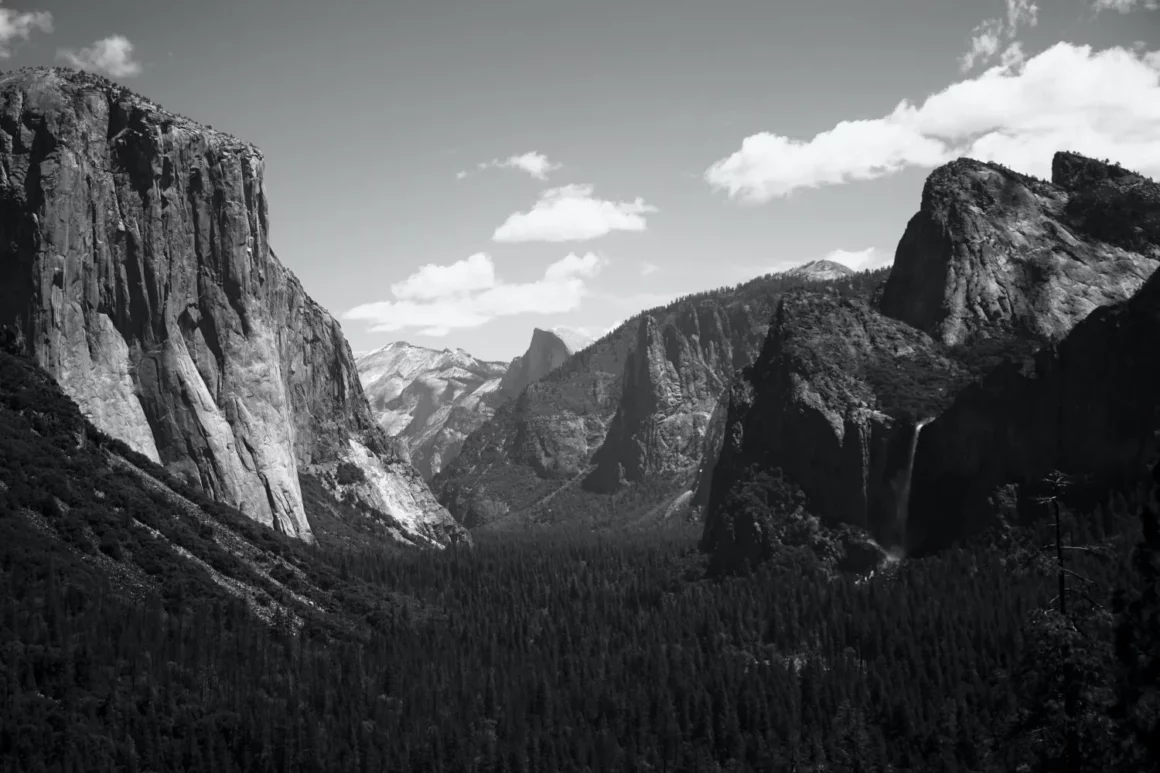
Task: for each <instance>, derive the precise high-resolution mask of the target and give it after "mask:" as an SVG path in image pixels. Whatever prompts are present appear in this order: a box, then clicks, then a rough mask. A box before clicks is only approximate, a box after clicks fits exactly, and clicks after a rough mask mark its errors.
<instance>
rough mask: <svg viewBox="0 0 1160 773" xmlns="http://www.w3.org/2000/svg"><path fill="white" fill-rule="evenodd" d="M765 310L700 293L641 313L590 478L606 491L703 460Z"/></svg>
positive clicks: (755, 344) (592, 485)
mask: <svg viewBox="0 0 1160 773" xmlns="http://www.w3.org/2000/svg"><path fill="white" fill-rule="evenodd" d="M765 311H766V309H765V308H763V306H762V305H761V304H737V305H728V304H717V303H714V302H712V301H702V302H700V303H696V304H689V305H686V306H684V307H679V308H677V309H675V310H674V312H673V313H671V314H665V315H653V314H651V313H650V314H645V315H644V316H643V317H641V319H640V322H639V323H638V324H637V326H636V340H635V342H634V346H633V348H632V350H631V351H630V352H629V353H628V355H627V359H626V361H625V366H624V375H623V377H622V384H623V386H622V392H621V399H620V403H619V405H618V406H617V409H616V413H615V414H614V415H613V417H612V421H611V423H610V424H609V427H608V432H607V435H606V436H605V438H604V442H603V443H602V444H601V446H600V448H599V449H598V450H597V451H596V453H595V454H593V456H592V462H593V464H594V465H595V469H594V470H593V471H592V472H591V473H590V474H589V475H588V476H587V478H586V479H585V481H584V485H585V486H586V487H587V488H589V489H590V490H592V491H598V492H605V493H608V492H611V491H615V490H616V489H618V488H619V487H620V486H622V485H623V484H624V483H626V482H640V481H643V480H645V479H646V478H647V477H650V476H654V475H657V474H665V473H679V472H687V471H689V469H690V467H696V465H698V464H700V462H701V457H702V455H703V453H704V448H705V438H706V436H707V434H708V433H707V430H708V426H709V420H710V418H711V416H712V413H713V409H714V408H715V407H716V404H717V398H718V396H719V395H720V394H721V393H722V392H723V391H724V389H725V387H726V386H727V385H728V382H729V379H730V378H731V377H732V375H733V371H735V370H737V369H738V368H741V367H744V366H745V365H748V364H749V363H750V362H752V361H753V358H754V356H755V355H756V353H757V352H758V350H759V348H760V346H761V342H762V340H763V339H764V337H765V336H764V334H765V325H764V324H763V320H762V317H763V316H764V312H765Z"/></svg>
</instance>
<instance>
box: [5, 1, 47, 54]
mask: <svg viewBox="0 0 1160 773" xmlns="http://www.w3.org/2000/svg"><path fill="white" fill-rule="evenodd" d="M36 30H40V31H41V32H52V14H51V13H49V12H48V11H13V10H12V9H11V8H0V59H7V58H8V57H10V56H12V47H11V43H13V42H14V41H17V40H28V38H29V37H30V36H31V35H32V33H33V32H34V31H36Z"/></svg>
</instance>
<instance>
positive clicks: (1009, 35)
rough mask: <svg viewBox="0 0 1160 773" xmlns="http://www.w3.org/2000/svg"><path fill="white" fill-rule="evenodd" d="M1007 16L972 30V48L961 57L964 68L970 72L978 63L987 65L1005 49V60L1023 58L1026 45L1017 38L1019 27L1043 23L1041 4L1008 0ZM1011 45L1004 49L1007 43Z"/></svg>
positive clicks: (988, 21)
mask: <svg viewBox="0 0 1160 773" xmlns="http://www.w3.org/2000/svg"><path fill="white" fill-rule="evenodd" d="M1006 2H1007V18H1006V19H1002V18H994V19H984V20H983V21H982V22H980V23H979V25H978V26H977V27H975V29H974V30H973V31H972V33H971V47H970V48H969V49H968V50H967V53H965V54H963V56H962V58H961V59H960V60H959V65H960V68H961V69H962V71H963V72H967V71H968V70H971V69H972V68H974V66H975V65H977V64H985V63H987V62H989V61H991V59H992V58H994V56H995V54H997V53H999V50H1000V48H1002V49H1003V54H1002V58H1003V62H1004V63H1008V62H1014V61H1017V57H1018V58H1020V59H1021V58H1022V53H1023V48H1022V46H1020V45H1019V43H1018V41H1015V36H1016V35H1018V34H1019V28H1020V27H1022V26H1024V25H1027V26H1029V27H1034V26H1035V25H1036V24H1037V23H1039V6H1038V5H1036V4H1035V3H1034V2H1033V0H1006ZM1005 42H1006V43H1007V44H1008V45H1007V46H1006V47H1005V48H1003V43H1005Z"/></svg>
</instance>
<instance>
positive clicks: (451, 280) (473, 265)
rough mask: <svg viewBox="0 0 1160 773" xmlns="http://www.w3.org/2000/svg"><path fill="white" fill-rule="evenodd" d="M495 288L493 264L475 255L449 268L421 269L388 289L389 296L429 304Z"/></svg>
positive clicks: (486, 256) (479, 255)
mask: <svg viewBox="0 0 1160 773" xmlns="http://www.w3.org/2000/svg"><path fill="white" fill-rule="evenodd" d="M494 286H495V264H494V263H492V262H491V258H490V257H488V255H486V254H485V253H482V252H477V253H475V254H474V255H472V256H470V257H468V258H465V259H464V260H459V261H456V262H455V263H452V264H451V265H450V266H437V265H435V264H433V263H428V264H427V265H425V266H420V267H419V270H418V271H416V272H415V273H414V274H411V276H409V277H407V278H406V279H404V280H403V281H402V282H396V283H395V284H393V285H391V294H392V295H394V296H395V297H396V298H398V299H400V300H429V299H431V298H440V297H443V296H446V295H456V294H459V293H468V292H473V291H475V290H486V289H487V288H489V287H494Z"/></svg>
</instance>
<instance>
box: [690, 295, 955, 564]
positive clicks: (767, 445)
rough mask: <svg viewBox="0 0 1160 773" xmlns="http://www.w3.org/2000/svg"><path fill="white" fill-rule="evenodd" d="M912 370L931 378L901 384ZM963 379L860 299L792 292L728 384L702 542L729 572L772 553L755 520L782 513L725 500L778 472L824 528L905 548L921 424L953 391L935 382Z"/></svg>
mask: <svg viewBox="0 0 1160 773" xmlns="http://www.w3.org/2000/svg"><path fill="white" fill-rule="evenodd" d="M914 373H928V374H932V376H931V380H930V383H928V384H923V385H922V386H923V387H924V389H922V390H918V389H916V388H915V387H916V386H917V385H916V384H914V383H912V382H909V381H907V382H904V383H903V384H902V386H901V388H899V385H898V383H897V381H896V379H899V378H901V379H906V378H907V376H908V375H909V374H914ZM900 374H901V375H900ZM962 375H963V374H962V369H961V368H960V367H959V366H958V365H957V364H956V363H955V362H954V361H952V360H950V359H949V358H947V357H945V356H943V354H942V353H941V347H939V346H938V345H937V344H936V342H934V341H933V340H932V339H931V338H930V337H929V336H927V335H926V334H924V333H921V332H919V331H917V330H915V329H913V328H911V327H910V326H908V325H906V324H904V323H901V322H898V321H897V320H893V319H890V318H888V317H885V316H883V315H881V314H879V313H877V312H876V311H874V310H873V309H872V308H870V306H869V305H868V304H867V303H866V301H865V300H861V299H852V300H844V299H841V298H839V297H837V296H835V295H833V294H825V293H816V292H808V291H807V292H796V293H792V294H790V295H787V296H785V297H784V298H783V299H782V301H781V303H780V305H779V306H778V309H777V314H776V317H775V319H774V322H773V324H772V326H771V328H770V331H769V336H768V338H767V340H766V342H765V345H764V347H763V349H762V352H761V356H760V357H759V358H758V359H757V361H756V362H755V363H754V364H753V365H752V366H751V367H748V368H746V369H744V370H743V371H742V372H741V373H740V374H739V375H738V377H737V378H736V379H735V380H734V382H733V384H732V385H731V387H730V391H729V398H728V400H729V402H728V415H727V418H726V423H725V432H724V443H723V446H722V449H721V453H720V458H719V459H718V461H717V464H716V466H715V469H714V470H713V472H712V483H711V486H710V488H709V492H708V497H707V498H708V505H707V508H706V515H705V526H704V534H703V537H702V547H703V548H704V549H705V550H707V551H709V552H711V553H712V554H714V558H715V559H716V560H717V561H718V562H719V563H722V564H723V565H729V564H734V563H736V562H738V561H740V560H741V559H743V558H747V559H750V560H760V559H761V558H762V557H764V556H765V555H766V554H768V552H769V551H770V550H771V549H772V548H773V547H774V545H773V543H772V542H770V539H769V538H770V537H771V536H772V535H774V534H775V533H776V530H774V529H772V528H770V526H769V524H762V523H754V522H753V521H754V519H764V518H770V519H771V518H774V517H775V516H777V515H778V513H775V512H772V511H771V512H769V513H765V514H761V513H756V512H755V511H754V510H753V509H745V508H739V507H737V506H736V505H735V504H734V503H733V502H731V501H730V496H731V494H733V493H734V491H735V490H736V489H737V488H738V487H740V486H743V485H744V484H745V483H746V482H747V481H749V480H751V479H753V478H754V476H756V475H760V474H768V473H772V472H773V471H775V470H780V472H781V474H784V476H785V477H786V478H787V479H788V481H789V482H791V483H792V485H793V486H795V487H797V488H798V489H800V491H801V492H802V493H803V494H804V496H805V501H806V507H807V508H808V511H809V512H810V513H812V514H814V515H816V516H818V517H820V518H821V520H822V522H823V523H824V524H827V525H831V526H836V525H840V524H847V525H851V526H856V527H859V528H862V529H865V530H867V531H869V532H870V533H871V534H873V535H874V536H875V537H876V538H877V539H878V541H879V542H881V543H882V544H883V545H885V546H887V547H889V546H891V545H892V544H895V543H898V542H900V539H901V538H900V535H898V534H897V533H896V532H897V518H898V513H899V506H900V504H901V503H900V499H899V492H900V491H901V490H902V488H903V487H904V485H905V479H906V474H907V460H908V457H909V453H910V441H911V439H912V437H913V434H914V427H915V424H916V422H917V421H918V420H921V419H922V418H925V415H924V414H926V412H928V411H929V412H931V413H934V412H937V411H938V410H939V408H940V407H941V402H940V400H941V399H942V398H941V397H940V394H945V392H946V390H947V388H948V387H947V386H942V387H939V386H935V385H934V382H935V381H937V382H938V383H940V384H944V385H953V384H955V383H957V381H958V380H959V379H961V378H962ZM916 391H918V392H921V393H920V394H918V395H916V394H914V392H916ZM932 392H933V394H931V393H932ZM743 521H744V522H743Z"/></svg>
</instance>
